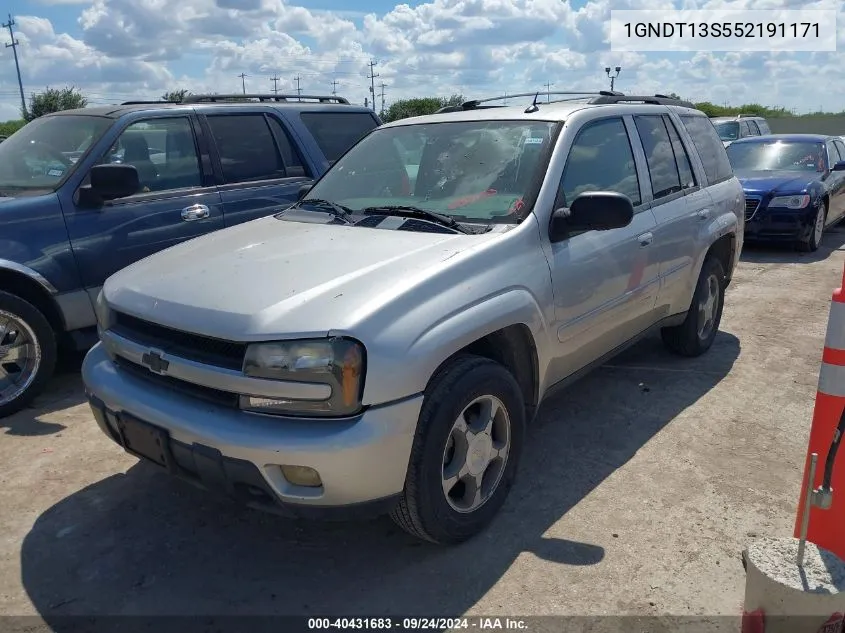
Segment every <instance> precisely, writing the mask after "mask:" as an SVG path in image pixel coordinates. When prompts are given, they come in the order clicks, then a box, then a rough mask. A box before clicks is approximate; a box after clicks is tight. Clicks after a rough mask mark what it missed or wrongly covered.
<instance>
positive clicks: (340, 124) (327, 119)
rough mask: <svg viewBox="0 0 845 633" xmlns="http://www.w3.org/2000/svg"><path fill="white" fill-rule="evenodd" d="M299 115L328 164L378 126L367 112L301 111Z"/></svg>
mask: <svg viewBox="0 0 845 633" xmlns="http://www.w3.org/2000/svg"><path fill="white" fill-rule="evenodd" d="M299 116H300V118H301V119H302V122H303V123H304V124H305V127H306V128H308V131H309V132H310V133H311V136H313V137H314V140H315V141H317V145H318V146H319V147H320V149H321V150H322V151H323V154H324V155H325V157H326V158H327V159H328V161H329V164H330V165H333V164H334V163H335V161H337V159H338V158H340V157H341V156H343V155H344V154H345V153H346V152H347V151H348V150H349V148H350V147H352V146H353V145H355V143H357V142H358V141H360V140H361V139H362V138H364V137H365V136H366V135H367V134H369V133H370V131H372V130H374V129H375V128H376V127H378V122H377V121H376V119H375V118H374V117H373V116H372V115H371V114H369V113H367V112H303V113H301V114H300V115H299Z"/></svg>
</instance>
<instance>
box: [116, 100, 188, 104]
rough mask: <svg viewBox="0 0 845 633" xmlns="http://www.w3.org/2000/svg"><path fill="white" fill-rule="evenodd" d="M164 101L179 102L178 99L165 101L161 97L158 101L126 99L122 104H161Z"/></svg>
mask: <svg viewBox="0 0 845 633" xmlns="http://www.w3.org/2000/svg"><path fill="white" fill-rule="evenodd" d="M164 103H179V102H178V101H164V100H163V99H159V100H158V101H124V102H123V103H121V104H120V105H161V104H164Z"/></svg>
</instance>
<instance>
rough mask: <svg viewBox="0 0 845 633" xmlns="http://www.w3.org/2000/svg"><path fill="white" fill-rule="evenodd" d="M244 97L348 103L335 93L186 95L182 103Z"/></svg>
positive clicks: (236, 99) (238, 99)
mask: <svg viewBox="0 0 845 633" xmlns="http://www.w3.org/2000/svg"><path fill="white" fill-rule="evenodd" d="M246 99H258V100H259V101H262V102H263V101H275V102H288V101H317V102H319V103H341V104H344V105H349V100H348V99H346V98H344V97H338V96H336V95H293V94H275V93H272V92H271V93H267V94H221V95H188V96H186V97H185V98H184V99H183V100H182V103H205V102H208V103H217V102H218V101H226V102H230V101H244V100H246Z"/></svg>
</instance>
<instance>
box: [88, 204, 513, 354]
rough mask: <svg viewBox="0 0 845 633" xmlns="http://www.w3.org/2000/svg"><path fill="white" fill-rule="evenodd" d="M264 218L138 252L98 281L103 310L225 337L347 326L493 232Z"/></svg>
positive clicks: (311, 331) (313, 331) (308, 332)
mask: <svg viewBox="0 0 845 633" xmlns="http://www.w3.org/2000/svg"><path fill="white" fill-rule="evenodd" d="M497 233H499V232H496V231H491V232H489V233H486V234H481V235H451V234H440V233H423V232H412V231H395V230H389V229H372V228H365V227H354V226H343V225H334V224H332V225H328V224H315V223H310V222H297V221H286V220H279V219H277V218H275V217H272V216H270V217H267V218H262V219H259V220H254V221H252V222H247V223H245V224H241V225H238V226H235V227H232V228H229V229H223V230H221V231H217V232H215V233H211V234H209V235H206V236H204V237H200V238H196V239H194V240H191V241H188V242H185V243H183V244H180V245H178V246H174V247H172V248H169V249H167V250H164V251H161V252H159V253H156V254H155V255H152V256H150V257H148V258H146V259H144V260H141V261H139V262H137V263H135V264H133V265H131V266H129V267H127V268H125V269H123V270H121V271H120V272H118V273H116V274H114V275H113V276H112V277H110V278H109V279H108V280H107V281H106V284H105V286H104V292H105V297H106V300H107V302H108V303H109V305H111V307H112V308H114V309H116V310H120V311H125V312H127V313H129V314H132V315H134V316H137V317H139V318H142V319H147V320H151V321H154V322H156V323H159V324H161V325H165V326H169V327H173V328H176V329H181V330H186V331H190V332H195V333H197V334H205V335H207V336H213V337H217V338H223V339H229V340H244V341H249V340H260V339H262V338H266V337H268V336H280V337H285V336H290V335H292V334H293V335H296V336H325V335H326V334H327V333H328V332H329V331H331V330H335V331H342V330H348V329H350V328H352V327H354V325H355V324H356V323H357V322H358V320H359V319H361V318H363V317H364V316H366V315H367V314H369V313H370V312H371V311H373V310H375V309H378V307H380V305H381V304H382V303H383V302H385V301H389V300H390V298H391V297H393V296H396V295H398V294H400V293H401V292H402V291H403V290H405V289H407V288H408V287H410V285H411V284H412V282H413V279H414V278H415V277H416V276H419V275H420V274H425V271H426V270H428V269H431V268H432V267H439V269H442V267H443V266H444V264H443V261H444V260H446V259H449V258H451V257H453V256H454V255H456V254H458V253H460V252H461V251H463V250H466V248H467V247H468V246H473V245H475V244H479V243H482V242H487V241H488V240H490V239H492V238H494V237H495V236H496V235H497Z"/></svg>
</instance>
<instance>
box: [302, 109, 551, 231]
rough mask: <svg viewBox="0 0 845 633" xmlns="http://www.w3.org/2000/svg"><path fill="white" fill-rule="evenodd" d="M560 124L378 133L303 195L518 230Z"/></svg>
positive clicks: (453, 125)
mask: <svg viewBox="0 0 845 633" xmlns="http://www.w3.org/2000/svg"><path fill="white" fill-rule="evenodd" d="M557 125H558V124H557V123H554V122H546V121H450V122H444V123H426V124H420V125H405V126H400V127H386V128H380V129H377V130H375V131H374V132H372V133H371V134H370V135H369V136H367V137H366V138H364V139H363V140H362V141H361V142H360V143H358V144H357V145H356V146H355V147H353V148H352V149H351V150H350V151H349V152H348V153H346V154H345V155H344V156H343V157H342V158H341V159H340V160H339V161H338V162H337V163H335V164H334V166H333V167H332V168H331V169H329V171H328V172H327V173H326V174H325V176H323V178H322V179H321V180H320V181H319V182H318V183H317V184H316V185H315V186H314V188H313V189H311V191H309V192H308V195H307V196H306V198H305V199H306V200H307V199H309V198H318V199H322V200H329V201H331V202H334V203H337V204H341V205H343V206H344V207H347V208H349V209H351V210H352V212H353V213H354V212H356V211H361V210H362V209H366V208H367V207H389V206H413V207H416V208H418V209H424V210H426V211H435V212H437V213H441V214H443V215H448V216H451V217H453V218H457V219H459V220H469V221H476V222H483V223H488V222H518V221H519V220H520V219H521V218H522V217H524V215H525V213H526V212H527V211H528V209H526V200H529V199H530V198H532V197H533V189H534V188H536V187H537V180H538V179H537V178H536V177H535V176H536V175H537V172H538V170H541V169H544V168H545V165H543V164H542V163H543V156H544V155H545V154H544V150H545V149H546V148H547V147H548V145H549V143H550V142H551V139H552V138H553V137H554V130H555V127H556V126H557Z"/></svg>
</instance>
